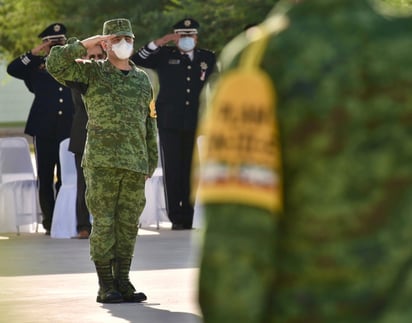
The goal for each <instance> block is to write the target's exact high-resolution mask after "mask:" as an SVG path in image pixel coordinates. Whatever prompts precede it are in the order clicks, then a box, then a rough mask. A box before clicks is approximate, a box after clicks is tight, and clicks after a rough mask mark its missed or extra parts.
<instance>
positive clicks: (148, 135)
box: [47, 38, 158, 175]
mask: <svg viewBox="0 0 412 323" xmlns="http://www.w3.org/2000/svg"><path fill="white" fill-rule="evenodd" d="M85 54H86V48H85V47H83V45H81V43H80V42H79V41H78V40H76V39H74V38H71V39H70V40H69V42H68V44H67V45H65V46H55V47H54V48H53V49H52V51H51V52H50V54H49V56H48V59H47V69H48V71H49V73H50V74H51V75H52V76H53V77H55V78H56V79H57V80H58V81H59V82H61V83H63V84H66V82H79V83H84V84H86V85H87V86H88V88H87V92H86V93H85V94H84V96H83V98H84V100H85V105H86V108H87V114H88V117H89V121H88V124H87V131H88V134H87V140H86V147H85V151H84V156H83V162H82V165H83V167H115V168H123V169H128V170H131V171H135V172H139V173H143V174H148V175H149V174H150V175H151V174H152V173H153V172H154V170H155V168H156V165H157V158H158V155H157V145H156V135H157V129H156V119H154V118H151V117H150V116H149V113H150V108H149V105H150V101H151V100H152V87H151V84H150V81H149V78H148V76H147V74H146V73H145V72H144V71H143V70H141V69H138V68H137V67H136V66H135V65H134V63H133V62H131V61H130V64H131V65H132V66H133V69H132V70H131V71H129V73H128V74H127V75H124V74H123V73H122V72H121V71H120V70H118V69H116V68H115V67H114V66H113V65H112V64H111V63H110V62H109V61H108V60H105V61H93V60H92V61H88V62H87V63H84V64H83V63H76V62H75V59H76V58H78V57H83V56H84V55H85ZM82 55H83V56H82Z"/></svg>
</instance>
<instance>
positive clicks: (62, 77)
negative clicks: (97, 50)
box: [46, 38, 88, 85]
mask: <svg viewBox="0 0 412 323" xmlns="http://www.w3.org/2000/svg"><path fill="white" fill-rule="evenodd" d="M86 54H87V50H86V48H85V47H84V46H83V44H82V43H81V42H80V41H79V40H78V39H76V38H70V39H69V41H68V43H67V44H66V45H64V46H54V47H53V48H52V49H51V51H50V54H49V56H48V57H47V60H46V68H47V70H48V72H49V73H50V74H51V75H52V76H53V77H54V78H55V79H56V80H57V81H59V82H60V83H62V84H64V85H67V83H66V82H68V81H72V82H82V83H85V84H87V83H88V81H87V77H86V75H85V73H84V72H83V69H85V68H86V65H84V64H78V63H76V61H75V59H76V58H80V57H83V56H85V55H86Z"/></svg>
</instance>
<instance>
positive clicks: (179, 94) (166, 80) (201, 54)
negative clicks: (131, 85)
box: [131, 45, 216, 130]
mask: <svg viewBox="0 0 412 323" xmlns="http://www.w3.org/2000/svg"><path fill="white" fill-rule="evenodd" d="M131 60H132V61H133V62H134V63H135V64H136V65H140V66H142V67H146V68H150V69H153V70H155V71H156V72H157V74H158V78H159V85H160V91H159V95H158V97H157V100H156V112H157V125H158V127H159V128H169V129H183V130H194V129H196V127H197V120H198V111H199V96H200V92H201V90H202V88H203V85H204V84H205V82H206V81H207V79H208V77H209V75H210V74H211V73H212V71H213V69H214V66H215V63H216V58H215V54H214V53H213V52H211V51H208V50H204V49H197V48H196V49H194V57H193V61H191V60H190V58H189V57H188V56H187V55H182V54H181V53H180V51H179V49H178V48H177V47H174V46H173V47H172V46H163V47H159V48H157V49H156V50H154V51H153V50H151V49H149V48H148V45H146V46H144V47H142V48H141V49H139V50H138V51H137V53H135V54H134V55H133V56H132V57H131Z"/></svg>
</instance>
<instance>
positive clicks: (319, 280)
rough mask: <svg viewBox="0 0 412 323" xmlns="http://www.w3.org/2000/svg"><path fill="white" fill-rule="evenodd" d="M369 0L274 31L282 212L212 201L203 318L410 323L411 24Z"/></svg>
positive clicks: (323, 1)
mask: <svg viewBox="0 0 412 323" xmlns="http://www.w3.org/2000/svg"><path fill="white" fill-rule="evenodd" d="M371 3H373V2H372V1H364V0H334V1H330V0H311V1H303V2H301V3H300V4H298V5H296V6H295V7H294V8H292V10H290V11H289V12H288V14H287V16H288V19H289V20H290V25H289V27H288V28H287V29H286V30H285V31H284V32H282V33H281V34H279V35H277V36H276V37H272V38H271V41H270V44H269V47H268V48H267V50H266V52H265V57H264V61H263V67H264V69H265V70H266V71H267V72H268V73H270V75H271V77H272V80H273V82H274V84H275V87H276V91H277V94H278V106H277V110H278V111H277V114H278V115H277V117H278V123H279V127H280V139H281V144H282V159H283V162H282V163H283V181H284V211H283V213H282V214H270V213H269V212H268V211H266V210H263V209H258V208H253V207H245V206H243V205H242V206H240V205H234V204H230V203H229V204H208V205H205V215H206V221H207V229H206V233H205V241H204V247H203V253H202V262H201V273H200V280H199V302H200V305H201V309H202V312H203V315H204V322H206V323H227V322H238V323H240V322H250V323H252V322H260V323H268V322H294V323H295V322H302V323H303V322H305V323H306V322H317V323H318V322H328V323H329V322H333V323H339V322H342V323H352V322H353V323H355V322H356V323H368V322H370V323H372V322H373V323H395V322H399V323H405V322H411V321H412V308H411V306H410V300H411V299H412V280H411V278H412V248H411V247H410V244H409V243H410V239H411V237H412V217H411V214H412V167H411V160H412V118H411V116H412V92H411V91H410V88H411V87H412V55H411V54H410V49H411V48H412V19H411V18H402V19H397V18H390V19H388V18H386V17H384V16H382V15H381V14H379V13H378V12H376V11H374V10H373V8H372V7H371ZM233 63H234V65H235V64H236V60H235V61H234V62H233ZM227 126H228V127H230V124H228V125H227Z"/></svg>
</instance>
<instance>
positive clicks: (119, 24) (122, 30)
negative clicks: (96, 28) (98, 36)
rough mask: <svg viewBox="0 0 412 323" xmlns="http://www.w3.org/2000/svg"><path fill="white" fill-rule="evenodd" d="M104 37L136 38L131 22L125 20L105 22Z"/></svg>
mask: <svg viewBox="0 0 412 323" xmlns="http://www.w3.org/2000/svg"><path fill="white" fill-rule="evenodd" d="M103 35H116V36H130V37H133V38H134V35H133V31H132V25H131V23H130V20H129V19H125V18H118V19H111V20H107V21H105V22H104V24H103Z"/></svg>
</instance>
